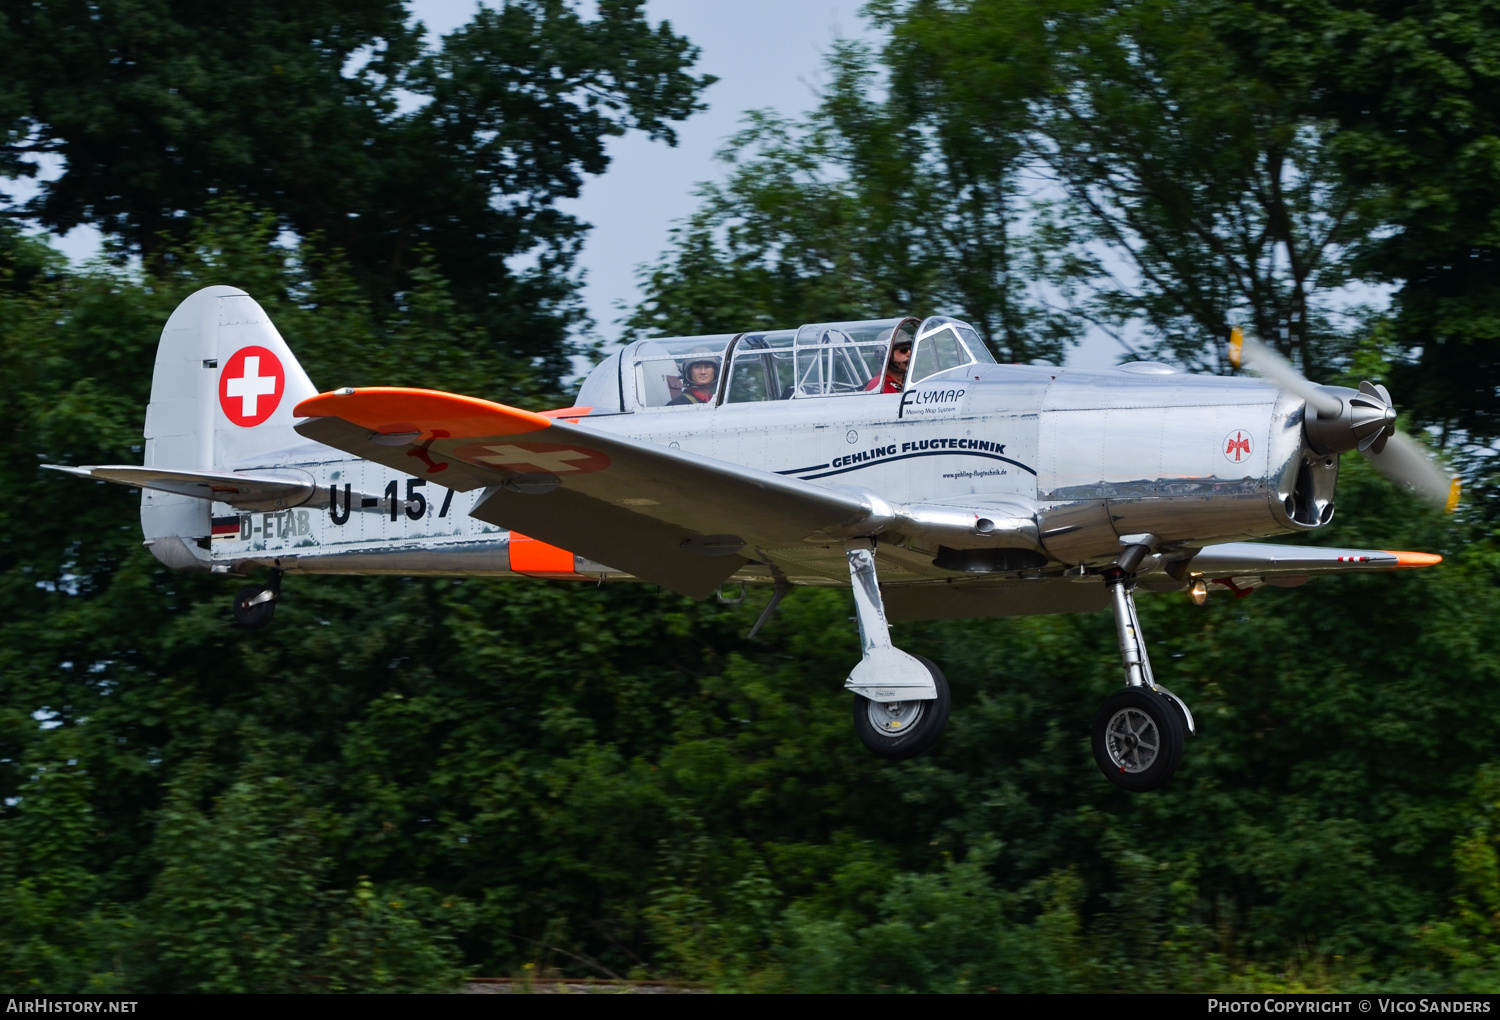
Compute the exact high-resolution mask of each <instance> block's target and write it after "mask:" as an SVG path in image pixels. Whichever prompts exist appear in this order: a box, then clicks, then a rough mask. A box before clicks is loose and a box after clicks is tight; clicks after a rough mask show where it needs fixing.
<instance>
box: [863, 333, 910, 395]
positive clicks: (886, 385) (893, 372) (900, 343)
mask: <svg viewBox="0 0 1500 1020" xmlns="http://www.w3.org/2000/svg"><path fill="white" fill-rule="evenodd" d="M910 367H911V338H910V337H909V336H907V335H906V334H905V333H898V334H896V343H895V345H894V346H892V347H891V358H890V360H889V361H888V362H886V366H885V375H883V376H880V377H877V378H875V379H871V380H870V381H869V383H868V384H867V385H866V386H865V389H866V390H869V391H871V392H880V393H900V392H901V391H902V390H903V389H905V388H906V370H907V369H908V368H910Z"/></svg>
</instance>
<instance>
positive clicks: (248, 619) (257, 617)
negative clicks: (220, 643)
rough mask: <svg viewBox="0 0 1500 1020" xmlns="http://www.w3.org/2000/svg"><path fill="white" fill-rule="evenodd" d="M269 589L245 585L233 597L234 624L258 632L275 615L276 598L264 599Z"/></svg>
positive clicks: (260, 585)
mask: <svg viewBox="0 0 1500 1020" xmlns="http://www.w3.org/2000/svg"><path fill="white" fill-rule="evenodd" d="M268 594H271V589H270V588H267V587H266V586H265V585H263V584H247V585H245V587H243V588H241V589H240V590H239V593H238V594H236V595H235V597H234V622H235V623H237V624H239V625H240V626H241V627H244V628H245V629H246V630H260V629H261V628H262V627H264V626H265V625H266V624H268V623H270V622H271V617H273V616H275V615H276V597H275V596H274V595H273V594H271V598H264V596H265V595H268Z"/></svg>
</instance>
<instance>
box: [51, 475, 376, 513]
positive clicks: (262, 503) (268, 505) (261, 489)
mask: <svg viewBox="0 0 1500 1020" xmlns="http://www.w3.org/2000/svg"><path fill="white" fill-rule="evenodd" d="M42 467H45V468H49V469H51V470H53V471H64V472H66V473H68V474H70V475H76V476H78V477H79V478H97V479H100V480H102V481H106V482H114V483H115V484H117V485H128V486H130V487H131V488H133V489H155V490H157V491H158V492H172V493H176V494H177V495H179V496H192V497H194V498H195V499H209V500H214V501H215V502H218V503H226V504H228V505H229V506H232V507H237V508H238V509H241V510H285V509H287V508H288V507H294V506H302V505H303V504H305V503H310V502H313V501H314V500H318V501H321V502H324V503H326V502H328V500H329V493H328V490H327V489H326V488H319V487H318V486H316V485H314V484H313V477H312V475H310V474H308V473H307V472H306V471H299V470H297V469H296V468H261V469H259V470H256V471H244V472H217V471H184V470H168V469H166V468H151V467H134V466H132V465H129V464H97V465H92V464H87V465H84V466H82V467H66V466H63V465H61V464H43V465H42ZM352 502H353V504H354V505H356V506H357V505H359V504H358V500H357V499H356V500H353V501H352Z"/></svg>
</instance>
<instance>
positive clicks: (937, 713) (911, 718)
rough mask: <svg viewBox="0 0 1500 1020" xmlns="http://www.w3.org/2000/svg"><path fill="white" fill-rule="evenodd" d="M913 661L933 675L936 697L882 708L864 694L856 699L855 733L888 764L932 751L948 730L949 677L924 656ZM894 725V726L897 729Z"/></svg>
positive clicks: (950, 702)
mask: <svg viewBox="0 0 1500 1020" xmlns="http://www.w3.org/2000/svg"><path fill="white" fill-rule="evenodd" d="M913 658H915V659H916V660H917V661H918V662H920V663H921V664H922V665H924V666H926V667H927V672H929V673H931V674H932V682H933V685H934V686H935V687H937V697H936V698H933V699H930V700H928V701H904V702H897V703H895V705H882V704H881V703H880V702H878V701H871V700H870V699H869V698H866V697H864V696H862V695H858V694H856V695H855V696H854V732H856V733H858V734H859V739H860V742H861V743H863V744H864V745H865V746H866V747H868V748H869V749H870V750H871V752H873V753H874V754H875V756H876V757H878V758H884V759H885V760H886V761H904V760H905V759H907V758H915V757H916V756H917V755H919V754H921V753H922V752H924V751H927V750H930V749H931V748H932V745H934V744H936V743H937V742H938V739H939V738H940V737H941V736H942V735H943V730H945V729H947V728H948V711H949V709H950V708H951V706H952V697H951V696H950V695H949V693H948V678H947V677H945V676H943V671H942V670H940V669H938V668H937V665H936V664H935V663H933V661H932V660H931V659H928V658H925V657H923V656H921V655H917V656H913ZM882 716H883V717H884V718H883V719H881V723H882V724H877V718H878V717H882ZM891 723H894V724H895V727H894V728H893V727H892V726H891V725H890V724H891Z"/></svg>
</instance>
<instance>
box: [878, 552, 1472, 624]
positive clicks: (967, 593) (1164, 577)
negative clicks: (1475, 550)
mask: <svg viewBox="0 0 1500 1020" xmlns="http://www.w3.org/2000/svg"><path fill="white" fill-rule="evenodd" d="M1442 559H1443V558H1442V557H1441V556H1438V555H1436V554H1434V553H1420V552H1393V551H1387V550H1383V549H1331V548H1326V547H1322V546H1310V545H1272V544H1269V543H1265V542H1226V543H1224V544H1222V545H1210V546H1204V547H1203V548H1202V549H1200V550H1198V551H1197V552H1196V553H1193V554H1192V555H1191V556H1190V557H1189V556H1183V557H1181V558H1178V559H1175V560H1170V561H1168V562H1167V563H1165V564H1163V565H1162V566H1159V567H1155V568H1149V567H1148V569H1147V570H1145V571H1143V572H1142V574H1141V575H1140V578H1139V582H1138V583H1139V587H1140V589H1142V590H1145V591H1152V592H1182V591H1186V590H1187V588H1188V586H1189V585H1190V584H1191V583H1192V582H1193V580H1194V575H1201V576H1202V578H1203V580H1204V582H1205V583H1206V584H1207V585H1208V588H1209V590H1210V591H1229V592H1233V593H1234V594H1235V596H1236V597H1238V598H1244V597H1245V596H1246V595H1249V594H1250V593H1251V592H1252V591H1254V590H1255V589H1256V588H1259V587H1261V586H1263V585H1270V586H1272V587H1277V588H1295V587H1297V586H1299V585H1302V584H1305V583H1307V581H1308V580H1309V579H1310V578H1312V577H1313V576H1314V575H1317V574H1348V573H1357V572H1361V571H1372V570H1380V571H1383V570H1410V569H1415V568H1418V567H1431V566H1435V565H1436V564H1438V563H1441V562H1442ZM1163 568H1164V569H1163ZM882 591H883V593H884V595H885V610H886V616H887V617H888V618H889V619H890V620H891V621H892V622H895V623H901V622H906V621H910V620H967V619H973V618H975V617H1005V616H1041V615H1046V614H1049V613H1091V612H1095V611H1098V610H1102V609H1106V608H1108V606H1109V595H1108V592H1107V591H1106V589H1105V587H1104V582H1103V578H1101V577H1099V576H1098V575H1097V574H1093V575H1088V576H1077V577H1033V578H1025V579H1018V578H1016V577H996V578H987V577H975V578H961V579H956V580H950V581H937V582H934V581H920V582H916V583H910V584H902V585H888V586H883V587H882Z"/></svg>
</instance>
